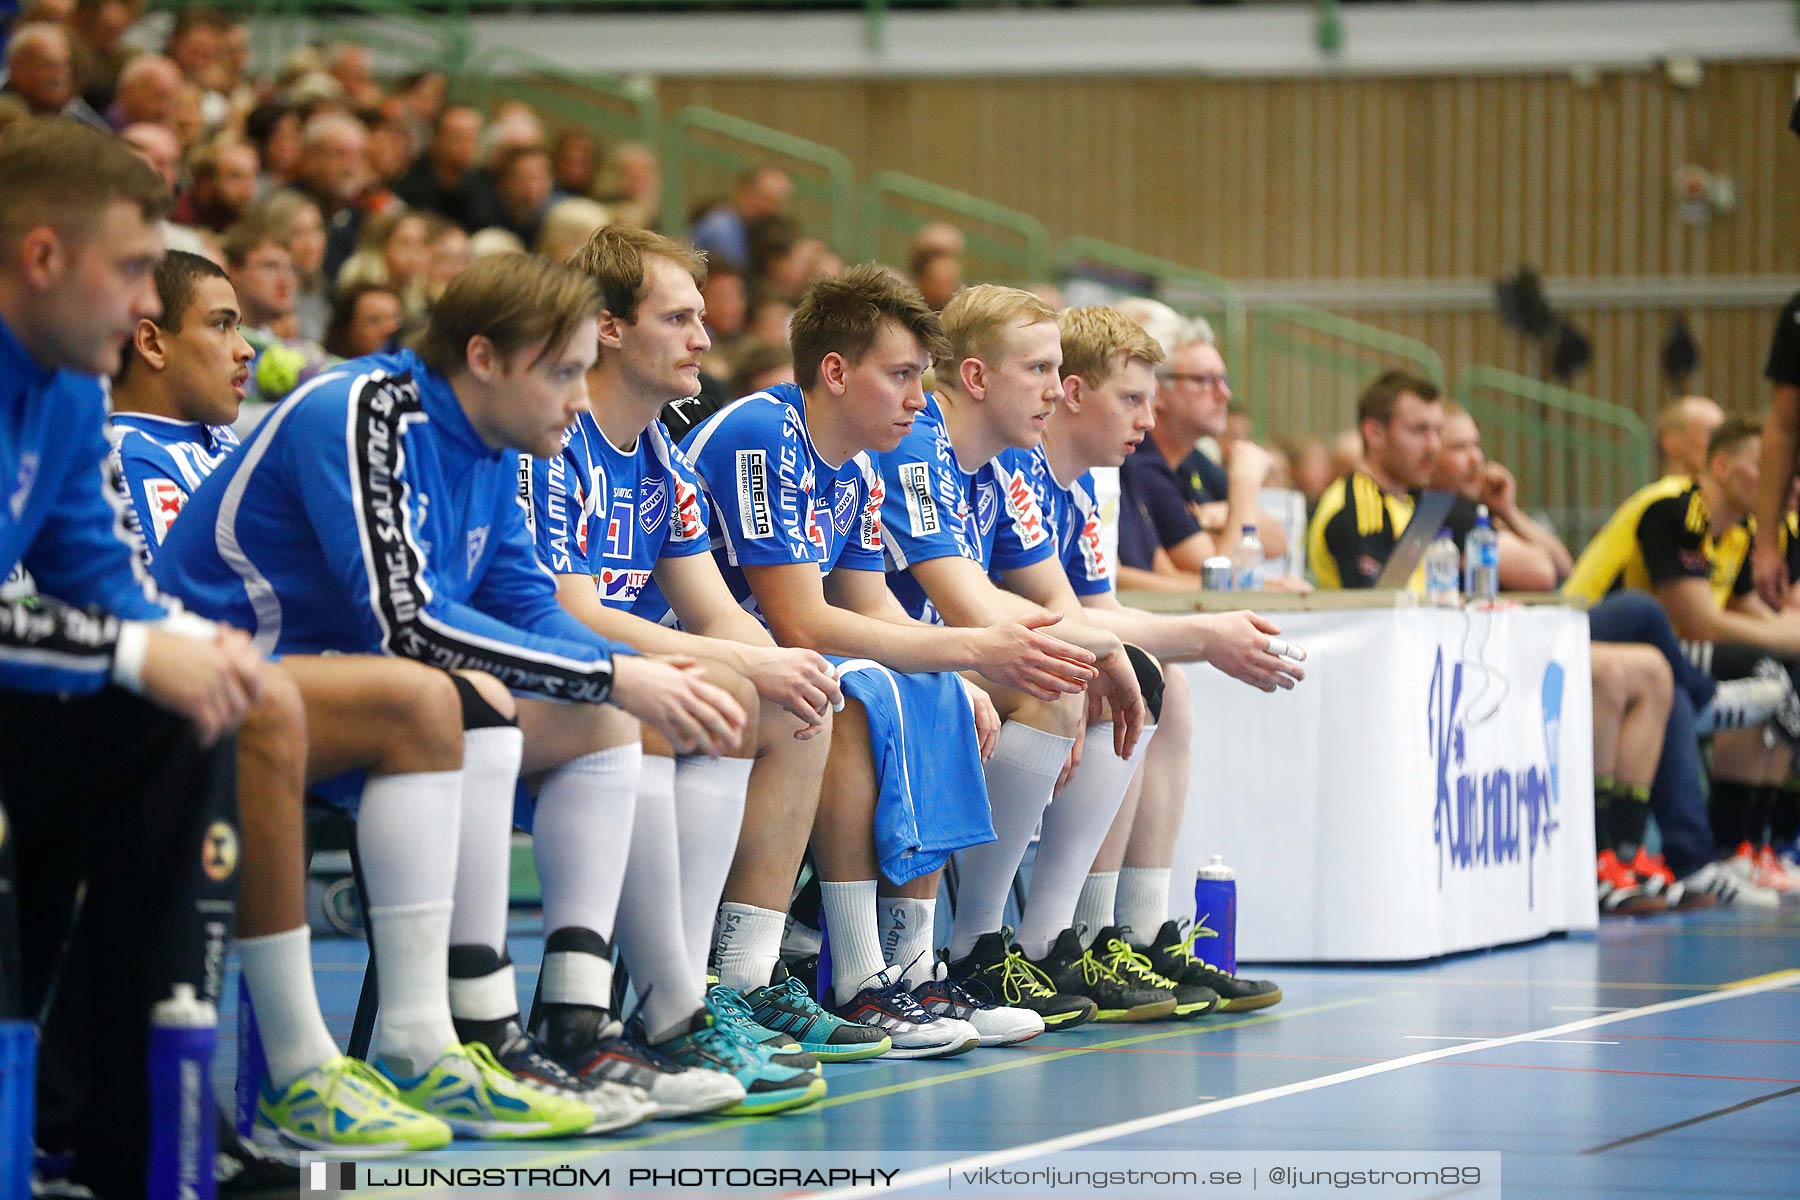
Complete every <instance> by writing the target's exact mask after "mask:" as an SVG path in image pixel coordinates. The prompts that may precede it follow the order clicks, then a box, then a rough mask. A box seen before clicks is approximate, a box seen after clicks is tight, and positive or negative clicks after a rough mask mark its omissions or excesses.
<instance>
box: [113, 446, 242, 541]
mask: <svg viewBox="0 0 1800 1200" xmlns="http://www.w3.org/2000/svg"><path fill="white" fill-rule="evenodd" d="M107 437H108V438H109V439H111V441H112V446H113V460H114V462H115V463H116V464H117V465H118V469H119V471H120V473H121V475H122V477H123V479H124V482H125V494H126V495H127V496H129V497H130V498H131V508H132V512H133V513H134V514H135V516H136V520H137V530H138V533H139V535H141V536H142V537H143V539H144V555H145V558H146V560H149V559H152V558H154V557H156V551H157V548H158V547H160V546H161V545H162V543H163V538H165V537H167V536H168V533H169V527H170V526H171V525H173V524H174V523H175V518H176V517H178V516H180V515H181V510H182V507H183V506H184V505H186V504H187V498H188V497H189V496H191V495H193V494H194V489H195V488H197V487H199V486H200V484H201V483H202V482H204V481H205V479H206V477H207V476H208V475H211V474H212V473H213V472H214V471H215V470H217V469H218V467H219V464H220V463H223V462H224V461H225V460H226V459H227V458H230V457H231V456H232V455H233V454H235V453H236V452H237V449H238V436H237V434H236V433H235V432H234V431H233V430H232V428H231V426H229V425H203V424H201V423H200V422H198V421H176V420H172V419H170V418H168V417H153V416H151V415H150V414H148V413H135V412H134V413H114V414H113V415H112V417H111V419H110V420H109V421H108V422H107Z"/></svg>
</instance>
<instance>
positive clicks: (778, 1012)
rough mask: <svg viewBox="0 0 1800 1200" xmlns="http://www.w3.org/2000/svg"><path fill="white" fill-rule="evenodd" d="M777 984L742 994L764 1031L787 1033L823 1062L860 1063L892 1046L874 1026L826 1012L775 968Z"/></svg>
mask: <svg viewBox="0 0 1800 1200" xmlns="http://www.w3.org/2000/svg"><path fill="white" fill-rule="evenodd" d="M775 974H776V979H775V982H773V983H770V984H769V985H768V986H767V987H759V988H752V989H751V990H749V991H747V992H744V993H742V995H743V1001H744V1003H745V1004H746V1005H748V1006H749V1008H750V1016H751V1019H752V1020H754V1021H755V1022H756V1023H757V1024H758V1025H760V1026H762V1027H763V1028H764V1029H768V1030H771V1031H773V1032H775V1033H777V1034H785V1035H787V1036H788V1037H789V1038H791V1039H793V1040H794V1041H795V1042H797V1043H798V1044H799V1046H800V1048H801V1049H802V1050H804V1051H806V1052H807V1053H808V1054H810V1055H812V1056H813V1057H814V1058H816V1059H818V1060H819V1061H820V1062H858V1061H860V1060H862V1059H865V1058H875V1057H876V1056H878V1055H881V1054H885V1053H887V1052H888V1050H890V1049H891V1048H892V1047H893V1042H892V1041H890V1040H889V1038H888V1036H887V1034H885V1033H883V1032H882V1031H881V1030H879V1029H876V1028H875V1027H874V1026H872V1025H863V1024H860V1023H858V1022H856V1021H846V1020H844V1019H843V1018H842V1017H839V1016H834V1015H833V1014H831V1013H829V1012H827V1011H825V1006H824V1005H822V1004H820V1003H819V1002H818V1001H817V1000H814V999H813V997H812V993H811V992H809V991H807V990H806V985H805V984H803V983H801V982H800V981H799V980H798V979H795V978H794V977H793V976H792V975H789V974H788V973H787V972H786V971H784V970H782V969H781V968H780V967H779V966H777V967H776V971H775Z"/></svg>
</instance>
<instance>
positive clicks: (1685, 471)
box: [1656, 396, 1725, 475]
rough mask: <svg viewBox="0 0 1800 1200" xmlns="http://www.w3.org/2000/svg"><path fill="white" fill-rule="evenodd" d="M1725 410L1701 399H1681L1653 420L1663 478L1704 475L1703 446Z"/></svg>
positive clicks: (1705, 457)
mask: <svg viewBox="0 0 1800 1200" xmlns="http://www.w3.org/2000/svg"><path fill="white" fill-rule="evenodd" d="M1724 423H1725V410H1724V409H1722V408H1720V407H1719V406H1718V405H1717V404H1716V403H1714V402H1713V401H1711V400H1709V399H1707V398H1706V397H1705V396H1683V397H1682V398H1681V399H1679V400H1677V401H1675V402H1674V403H1673V404H1668V405H1664V406H1663V410H1662V412H1660V413H1658V414H1657V417H1656V448H1657V453H1658V456H1659V458H1660V459H1661V462H1662V471H1663V474H1664V475H1703V474H1705V473H1706V462H1707V455H1706V446H1707V443H1708V442H1709V441H1711V440H1712V435H1713V434H1714V433H1715V432H1716V431H1717V430H1718V428H1719V426H1720V425H1723V424H1724Z"/></svg>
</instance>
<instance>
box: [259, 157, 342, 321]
mask: <svg viewBox="0 0 1800 1200" xmlns="http://www.w3.org/2000/svg"><path fill="white" fill-rule="evenodd" d="M254 215H255V217H256V218H257V219H258V220H260V221H261V222H263V223H265V224H267V225H268V227H269V229H270V231H271V232H272V233H273V234H274V235H275V240H276V241H278V242H280V243H281V245H282V248H283V249H285V250H286V251H287V252H288V255H289V256H290V257H291V258H292V259H293V260H294V271H295V273H296V274H297V275H298V276H299V277H300V292H299V295H298V297H297V298H296V299H295V302H294V312H295V315H296V317H297V318H298V319H299V323H300V336H301V337H303V338H305V339H307V340H308V341H314V342H317V341H320V340H321V339H323V338H324V336H325V326H326V325H327V324H329V323H330V321H331V281H330V280H329V279H328V278H327V277H326V275H325V216H324V214H323V213H321V212H320V211H319V206H318V205H317V204H314V203H313V202H312V201H311V200H310V199H308V198H307V197H306V195H305V194H304V193H301V192H297V191H293V190H291V189H290V190H286V191H280V192H276V193H275V194H274V195H273V196H270V197H269V198H268V199H267V200H265V201H263V202H262V204H261V205H260V206H259V207H258V208H257V210H256V212H255V214H254Z"/></svg>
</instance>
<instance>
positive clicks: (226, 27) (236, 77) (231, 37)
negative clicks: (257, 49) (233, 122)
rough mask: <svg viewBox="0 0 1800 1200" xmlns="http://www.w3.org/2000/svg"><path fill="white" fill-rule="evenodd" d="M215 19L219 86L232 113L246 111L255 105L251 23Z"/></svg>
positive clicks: (224, 17)
mask: <svg viewBox="0 0 1800 1200" xmlns="http://www.w3.org/2000/svg"><path fill="white" fill-rule="evenodd" d="M217 19H218V22H219V90H220V91H221V92H223V93H224V95H225V98H226V100H228V101H229V102H230V105H231V112H232V113H234V114H242V113H247V112H249V111H250V110H251V109H252V108H254V107H256V94H257V93H256V84H255V83H254V82H253V81H252V80H251V78H250V26H249V25H247V24H245V23H244V22H243V21H241V20H237V19H234V18H232V17H228V16H220V17H218V18H217ZM229 119H230V118H228V120H229Z"/></svg>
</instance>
